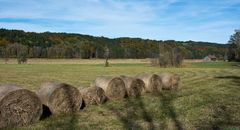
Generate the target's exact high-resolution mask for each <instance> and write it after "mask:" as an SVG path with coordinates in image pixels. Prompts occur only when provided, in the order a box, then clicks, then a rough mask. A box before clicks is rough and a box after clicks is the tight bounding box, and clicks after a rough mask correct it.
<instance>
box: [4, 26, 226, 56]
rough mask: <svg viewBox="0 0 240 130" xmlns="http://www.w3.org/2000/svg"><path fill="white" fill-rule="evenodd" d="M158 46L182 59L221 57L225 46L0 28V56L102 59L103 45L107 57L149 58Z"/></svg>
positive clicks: (153, 54) (156, 51)
mask: <svg viewBox="0 0 240 130" xmlns="http://www.w3.org/2000/svg"><path fill="white" fill-rule="evenodd" d="M160 47H162V48H165V49H166V50H170V49H173V48H177V49H178V50H180V52H181V53H182V54H183V55H184V57H185V58H190V59H202V58H203V57H205V56H206V55H209V54H214V55H216V56H217V57H220V58H221V57H223V56H224V55H225V53H226V51H227V48H228V45H226V44H217V43H209V42H195V41H174V40H167V41H157V40H149V39H141V38H115V39H110V38H106V37H94V36H90V35H82V34H72V33H51V32H44V33H35V32H24V31H22V30H7V29H0V58H4V57H10V58H15V57H17V56H18V55H19V54H22V53H24V54H26V55H27V56H28V57H29V58H84V59H87V58H104V53H105V50H106V48H108V49H109V50H110V58H152V57H155V56H157V55H158V54H159V50H160V49H159V48H160Z"/></svg>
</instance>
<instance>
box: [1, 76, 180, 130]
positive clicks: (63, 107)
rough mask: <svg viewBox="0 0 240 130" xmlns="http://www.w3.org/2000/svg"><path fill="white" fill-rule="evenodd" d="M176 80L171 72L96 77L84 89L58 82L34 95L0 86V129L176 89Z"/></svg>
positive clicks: (48, 83) (11, 87) (176, 77)
mask: <svg viewBox="0 0 240 130" xmlns="http://www.w3.org/2000/svg"><path fill="white" fill-rule="evenodd" d="M179 82H180V78H179V76H178V75H176V74H173V73H161V74H159V75H156V74H142V75H137V76H135V77H129V76H119V77H107V76H101V77H97V78H96V79H95V80H94V81H93V82H92V83H91V85H90V87H87V88H83V89H81V88H76V87H73V86H71V85H69V84H65V83H59V82H47V83H43V84H42V85H41V87H40V89H39V90H38V91H37V92H36V93H34V92H32V91H30V90H27V89H23V88H21V87H18V86H16V85H1V86H0V129H2V128H6V127H16V126H22V125H25V124H29V123H33V122H36V121H38V120H39V119H40V118H44V117H47V115H46V113H48V114H54V115H58V114H72V113H74V112H76V111H78V110H80V108H83V106H88V105H92V104H97V105H98V104H103V103H104V102H106V101H107V100H117V99H122V98H125V97H138V96H141V95H142V94H144V93H147V92H149V93H159V92H161V91H162V89H177V88H178V87H179Z"/></svg>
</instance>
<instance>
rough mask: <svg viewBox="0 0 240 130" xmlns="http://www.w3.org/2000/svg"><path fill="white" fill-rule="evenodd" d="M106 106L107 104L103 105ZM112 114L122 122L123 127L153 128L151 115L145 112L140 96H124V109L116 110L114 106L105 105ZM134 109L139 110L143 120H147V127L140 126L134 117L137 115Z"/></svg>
mask: <svg viewBox="0 0 240 130" xmlns="http://www.w3.org/2000/svg"><path fill="white" fill-rule="evenodd" d="M105 107H107V106H105ZM107 109H108V110H110V111H111V112H112V113H113V114H115V115H116V116H117V117H118V119H119V120H120V121H121V122H122V123H123V127H124V129H126V130H145V129H148V130H155V126H154V123H153V118H152V116H151V115H150V114H149V113H148V112H147V110H146V108H145V105H144V103H143V101H142V98H141V97H138V98H126V99H125V101H124V110H126V111H122V110H117V109H115V108H114V107H112V106H110V107H107ZM134 111H141V114H139V113H138V114H139V115H141V117H142V119H143V120H144V121H146V122H147V128H145V127H143V126H141V125H140V124H139V123H138V122H136V120H135V119H134V118H135V117H137V115H136V114H135V113H134Z"/></svg>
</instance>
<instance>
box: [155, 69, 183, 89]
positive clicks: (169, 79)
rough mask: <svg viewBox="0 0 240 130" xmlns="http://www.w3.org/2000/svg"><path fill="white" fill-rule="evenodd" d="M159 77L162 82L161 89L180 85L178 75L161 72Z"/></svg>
mask: <svg viewBox="0 0 240 130" xmlns="http://www.w3.org/2000/svg"><path fill="white" fill-rule="evenodd" d="M159 77H160V78H161V80H162V83H163V89H167V90H172V89H174V90H177V89H178V88H179V87H180V82H181V80H180V76H179V75H177V74H174V73H161V74H159Z"/></svg>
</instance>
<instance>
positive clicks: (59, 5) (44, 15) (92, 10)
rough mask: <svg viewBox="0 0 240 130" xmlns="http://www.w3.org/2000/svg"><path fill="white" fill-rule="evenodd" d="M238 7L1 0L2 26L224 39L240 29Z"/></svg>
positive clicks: (227, 0)
mask: <svg viewBox="0 0 240 130" xmlns="http://www.w3.org/2000/svg"><path fill="white" fill-rule="evenodd" d="M239 6H240V2H239V1H238V0H221V1H219V0H211V1H209V0H202V1H189V0H159V1H156V0H141V1H139V0H131V1H123V0H51V1H50V0H41V1H38V0H24V1H18V0H11V1H10V0H0V23H1V24H0V27H5V28H10V29H11V28H15V29H24V30H26V31H37V32H42V31H60V32H75V33H85V34H91V35H97V36H102V35H103V36H108V37H122V36H131V37H142V38H151V39H159V40H160V39H162V40H166V39H175V40H202V41H213V42H222V43H225V42H226V41H227V40H228V38H229V35H231V33H232V32H233V30H234V29H236V28H239V22H238V21H239V20H240V14H239V13H238V12H240V9H239ZM231 30H232V31H231ZM219 34H222V35H221V37H220V35H219ZM210 36H211V37H210Z"/></svg>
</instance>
